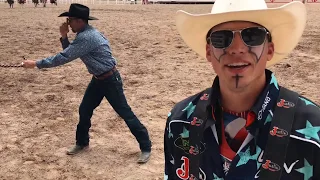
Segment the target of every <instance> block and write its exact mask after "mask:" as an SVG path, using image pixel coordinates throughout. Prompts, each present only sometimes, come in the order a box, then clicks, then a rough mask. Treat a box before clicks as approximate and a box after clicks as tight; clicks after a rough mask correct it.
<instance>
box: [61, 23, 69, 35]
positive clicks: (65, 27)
mask: <svg viewBox="0 0 320 180" xmlns="http://www.w3.org/2000/svg"><path fill="white" fill-rule="evenodd" d="M68 32H69V26H68V23H67V22H64V23H62V24H61V26H60V34H61V37H62V38H66V37H67V34H68Z"/></svg>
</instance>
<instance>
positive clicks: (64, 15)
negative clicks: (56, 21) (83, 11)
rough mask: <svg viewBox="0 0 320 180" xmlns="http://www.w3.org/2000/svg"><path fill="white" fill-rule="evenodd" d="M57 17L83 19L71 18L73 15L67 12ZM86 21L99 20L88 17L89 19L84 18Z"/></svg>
mask: <svg viewBox="0 0 320 180" xmlns="http://www.w3.org/2000/svg"><path fill="white" fill-rule="evenodd" d="M58 17H77V18H81V19H83V18H82V17H78V16H73V15H72V14H70V13H69V12H64V13H62V14H60V15H59V16H58ZM86 19H87V20H99V19H98V18H95V17H92V16H89V17H88V18H86Z"/></svg>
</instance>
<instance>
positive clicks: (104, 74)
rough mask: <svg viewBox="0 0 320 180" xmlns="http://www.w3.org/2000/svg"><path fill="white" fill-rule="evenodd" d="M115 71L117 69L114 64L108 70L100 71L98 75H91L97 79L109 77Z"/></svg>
mask: <svg viewBox="0 0 320 180" xmlns="http://www.w3.org/2000/svg"><path fill="white" fill-rule="evenodd" d="M115 71H117V68H116V66H114V67H113V68H112V69H111V70H110V71H107V72H105V73H102V74H101V75H99V76H95V75H93V77H95V78H96V79H98V80H104V79H106V78H108V77H110V76H111V75H112V74H113V73H114V72H115Z"/></svg>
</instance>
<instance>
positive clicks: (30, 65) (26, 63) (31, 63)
mask: <svg viewBox="0 0 320 180" xmlns="http://www.w3.org/2000/svg"><path fill="white" fill-rule="evenodd" d="M22 65H23V67H24V68H35V67H36V66H37V65H36V61H34V60H25V61H23V62H22Z"/></svg>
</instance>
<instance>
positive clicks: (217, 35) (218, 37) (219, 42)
mask: <svg viewBox="0 0 320 180" xmlns="http://www.w3.org/2000/svg"><path fill="white" fill-rule="evenodd" d="M232 39H233V32H232V31H229V30H221V31H214V32H212V33H211V36H210V41H211V44H212V46H213V47H215V48H226V47H228V46H230V44H231V42H232Z"/></svg>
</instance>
